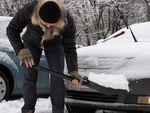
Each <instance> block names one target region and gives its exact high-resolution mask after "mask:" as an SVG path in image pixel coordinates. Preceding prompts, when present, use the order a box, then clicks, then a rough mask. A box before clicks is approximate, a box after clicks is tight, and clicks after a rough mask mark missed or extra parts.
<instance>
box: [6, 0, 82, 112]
mask: <svg viewBox="0 0 150 113" xmlns="http://www.w3.org/2000/svg"><path fill="white" fill-rule="evenodd" d="M25 27H26V28H27V29H26V32H25V33H24V35H23V36H22V40H23V42H22V40H21V37H20V33H21V32H22V30H23V29H24V28H25ZM75 33H76V27H75V24H74V20H73V17H72V16H71V14H70V13H69V12H68V11H66V10H65V9H64V7H63V6H62V4H60V3H59V2H58V1H57V0H35V1H33V2H30V3H28V4H26V5H25V6H24V7H23V8H22V9H20V10H19V12H18V13H17V14H16V15H15V16H14V18H13V19H12V20H11V22H10V23H9V25H8V27H7V35H8V38H9V40H10V42H11V45H12V46H13V48H14V50H15V52H16V55H18V56H19V58H20V65H22V64H23V66H24V85H23V97H24V102H25V104H24V106H23V107H22V113H34V111H35V104H36V82H37V75H38V71H37V70H34V69H32V68H31V67H32V66H33V65H39V62H40V57H41V53H42V50H44V52H45V56H46V59H47V62H48V65H49V68H50V69H51V70H53V71H56V72H59V73H63V70H64V56H65V58H66V62H67V67H68V73H69V74H70V75H71V76H73V75H74V76H75V77H76V78H78V79H79V81H80V82H78V81H77V80H76V79H75V80H73V81H72V83H73V84H75V85H81V84H82V77H81V75H80V74H79V73H78V65H77V53H76V47H75V45H76V43H75ZM50 88H51V94H50V95H51V102H52V112H53V113H63V112H64V95H65V88H64V81H63V79H61V78H58V77H56V76H51V87H50Z"/></svg>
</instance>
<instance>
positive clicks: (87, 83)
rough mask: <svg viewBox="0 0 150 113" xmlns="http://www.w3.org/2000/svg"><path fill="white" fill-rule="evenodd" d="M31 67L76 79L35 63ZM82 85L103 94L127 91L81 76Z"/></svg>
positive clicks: (116, 93)
mask: <svg viewBox="0 0 150 113" xmlns="http://www.w3.org/2000/svg"><path fill="white" fill-rule="evenodd" d="M32 68H33V69H36V70H39V71H44V72H47V73H50V74H53V75H55V76H57V77H61V78H64V79H67V80H69V81H72V80H73V79H77V78H75V77H74V76H69V75H65V74H61V73H58V72H55V71H52V70H49V69H46V68H44V67H41V66H37V65H35V66H33V67H32ZM82 85H84V86H87V87H89V88H92V89H95V90H97V91H98V92H99V93H102V94H104V95H118V94H120V93H126V92H127V91H126V90H123V89H113V88H108V87H105V86H102V85H99V84H97V83H94V82H92V81H90V80H88V78H87V77H83V84H82Z"/></svg>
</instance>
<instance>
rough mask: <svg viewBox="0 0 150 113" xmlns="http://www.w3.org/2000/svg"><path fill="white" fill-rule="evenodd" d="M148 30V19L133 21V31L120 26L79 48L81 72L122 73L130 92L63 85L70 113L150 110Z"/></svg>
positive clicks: (149, 25) (143, 112) (87, 75)
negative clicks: (90, 43) (107, 35)
mask: <svg viewBox="0 0 150 113" xmlns="http://www.w3.org/2000/svg"><path fill="white" fill-rule="evenodd" d="M149 29H150V22H143V23H137V24H133V25H131V30H132V32H133V34H132V33H131V31H130V29H127V28H122V29H120V30H119V31H117V32H115V33H114V34H112V35H110V36H109V37H108V38H106V39H101V40H99V41H98V42H97V44H95V45H91V46H86V47H81V48H78V50H77V53H78V64H79V72H80V74H81V75H83V76H86V77H89V75H90V72H92V73H95V74H98V75H99V76H102V74H103V75H106V76H107V75H112V76H115V75H124V76H125V77H126V79H127V82H128V86H129V91H127V92H122V93H118V94H111V93H109V94H104V93H103V91H101V92H100V91H97V90H95V89H91V88H89V87H86V86H84V85H83V86H74V85H66V92H67V94H66V98H65V103H66V107H67V109H68V112H69V113H84V112H85V113H95V112H96V111H97V110H104V111H105V110H106V111H107V110H111V111H116V112H117V111H123V112H124V111H125V112H131V113H133V112H136V113H138V112H140V113H146V112H150V88H149V86H150V52H149V50H150V32H149ZM118 34H121V35H120V36H118ZM115 36H118V37H115ZM134 38H136V39H137V42H135V40H134ZM109 85H110V84H109ZM111 85H112V84H111ZM111 85H110V86H111ZM106 88H108V87H106Z"/></svg>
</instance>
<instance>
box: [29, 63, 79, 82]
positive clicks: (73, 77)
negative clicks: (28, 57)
mask: <svg viewBox="0 0 150 113" xmlns="http://www.w3.org/2000/svg"><path fill="white" fill-rule="evenodd" d="M32 68H33V69H36V70H39V71H44V72H47V73H50V74H52V75H54V76H57V77H60V78H64V79H67V80H70V81H72V80H74V79H77V80H78V81H80V80H79V79H78V78H76V77H75V76H69V75H65V74H63V73H58V72H55V71H52V70H50V69H47V68H44V67H41V66H38V65H34V66H33V67H32Z"/></svg>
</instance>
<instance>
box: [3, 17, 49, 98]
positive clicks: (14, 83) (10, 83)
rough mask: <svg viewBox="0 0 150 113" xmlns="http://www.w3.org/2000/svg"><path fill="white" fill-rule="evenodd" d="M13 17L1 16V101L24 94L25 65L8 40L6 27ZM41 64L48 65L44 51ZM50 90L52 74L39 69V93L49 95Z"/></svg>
mask: <svg viewBox="0 0 150 113" xmlns="http://www.w3.org/2000/svg"><path fill="white" fill-rule="evenodd" d="M11 19H12V17H4V16H0V33H1V35H0V101H1V100H3V99H5V100H8V99H9V98H10V97H12V96H19V95H22V91H23V90H22V86H23V66H20V60H19V57H18V56H16V55H15V52H14V50H13V48H12V46H11V44H10V42H9V41H8V38H7V35H6V27H7V25H8V24H9V22H10V20H11ZM40 65H41V66H43V67H48V64H47V62H46V58H45V55H44V53H43V54H42V57H41V60H40ZM49 92H50V74H49V73H46V72H42V71H39V73H38V81H37V94H38V95H39V96H47V95H49Z"/></svg>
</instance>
